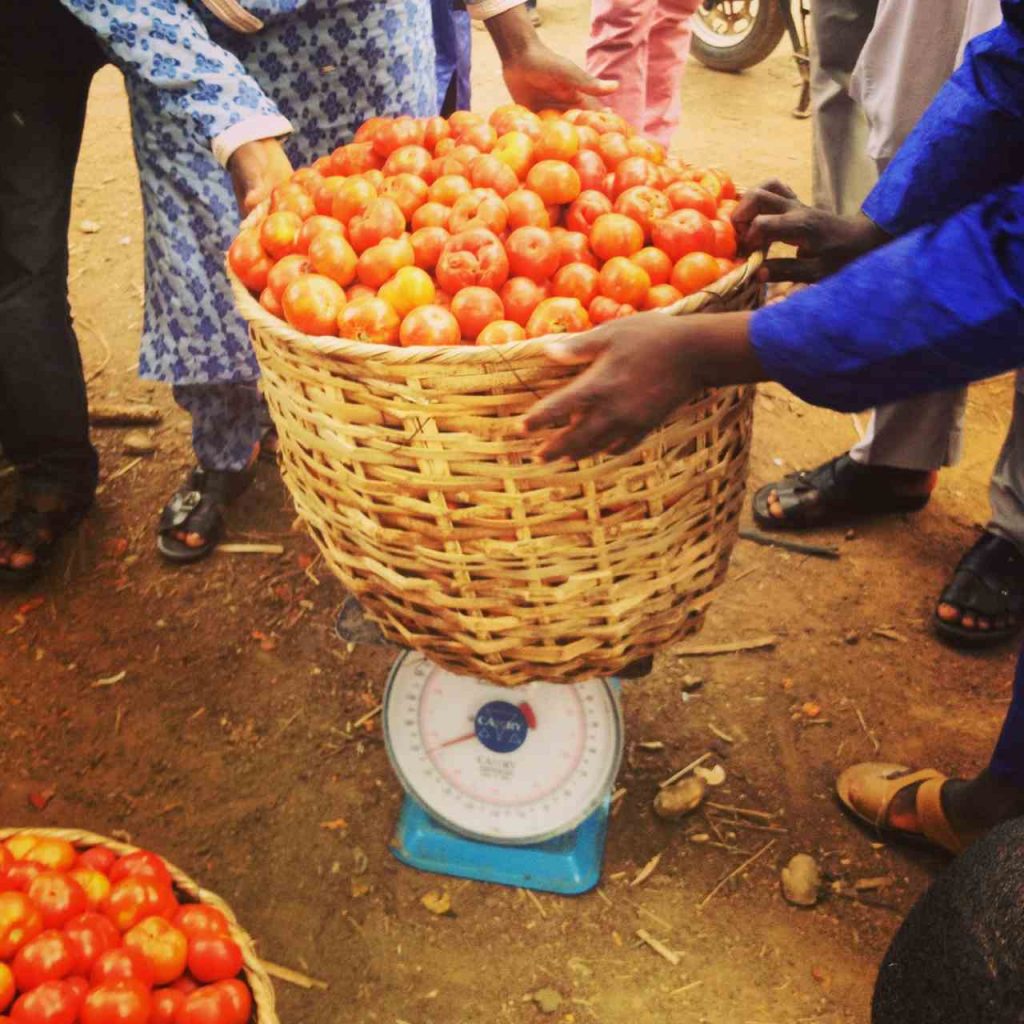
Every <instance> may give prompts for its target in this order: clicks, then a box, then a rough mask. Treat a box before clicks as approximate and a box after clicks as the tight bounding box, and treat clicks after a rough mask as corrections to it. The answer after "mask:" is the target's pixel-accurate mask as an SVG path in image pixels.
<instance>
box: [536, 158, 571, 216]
mask: <svg viewBox="0 0 1024 1024" xmlns="http://www.w3.org/2000/svg"><path fill="white" fill-rule="evenodd" d="M526 184H527V185H529V186H530V188H532V189H533V191H534V192H536V193H537V195H539V196H540V197H541V199H543V200H544V202H545V203H546V204H547V205H549V206H550V205H552V204H554V203H571V202H572V201H573V200H574V199H575V198H576V197H577V196H578V195H579V194H580V191H581V189H582V186H581V185H580V176H579V175H578V174H577V173H576V168H575V167H573V166H572V165H571V164H567V163H564V162H563V161H561V160H540V161H538V162H537V163H535V164H534V165H533V166H532V167H531V168H530V170H529V172H528V173H527V175H526Z"/></svg>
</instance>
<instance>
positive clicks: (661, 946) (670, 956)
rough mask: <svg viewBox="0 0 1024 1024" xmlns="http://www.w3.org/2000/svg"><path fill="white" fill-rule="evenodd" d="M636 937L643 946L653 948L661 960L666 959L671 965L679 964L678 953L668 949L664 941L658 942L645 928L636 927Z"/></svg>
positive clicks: (676, 965)
mask: <svg viewBox="0 0 1024 1024" xmlns="http://www.w3.org/2000/svg"><path fill="white" fill-rule="evenodd" d="M636 937H637V938H638V939H639V940H640V941H641V942H642V943H643V944H644V945H645V946H647V947H649V948H650V949H653V950H654V952H655V953H657V954H658V956H660V957H661V958H662V959H663V960H667V961H668V962H669V963H670V964H671V965H672V966H673V967H678V966H679V959H680V958H679V954H678V953H676V952H675V951H674V950H671V949H669V948H668V946H666V945H665V943H664V942H659V941H658V940H657V939H656V938H655V937H654V936H653V935H652V934H651V933H650V932H649V931H647V929H646V928H637V930H636Z"/></svg>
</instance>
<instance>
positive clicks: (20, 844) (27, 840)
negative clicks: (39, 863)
mask: <svg viewBox="0 0 1024 1024" xmlns="http://www.w3.org/2000/svg"><path fill="white" fill-rule="evenodd" d="M38 842H39V836H37V835H33V834H32V833H31V832H19V833H18V834H17V835H13V836H11V838H10V839H7V840H5V841H4V849H6V850H7V852H8V853H9V854H10V855H11V856H12V857H13V858H14V859H15V860H24V858H25V854H26V853H28V851H29V850H31V849H32V847H33V846H35V845H36V843H38Z"/></svg>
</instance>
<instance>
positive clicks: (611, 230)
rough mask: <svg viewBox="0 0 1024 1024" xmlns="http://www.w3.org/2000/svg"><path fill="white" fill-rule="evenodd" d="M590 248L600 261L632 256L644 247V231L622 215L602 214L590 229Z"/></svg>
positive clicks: (629, 218) (633, 221)
mask: <svg viewBox="0 0 1024 1024" xmlns="http://www.w3.org/2000/svg"><path fill="white" fill-rule="evenodd" d="M590 247H591V249H593V250H594V254H595V255H596V256H597V258H598V259H600V260H610V259H611V258H612V257H613V256H632V255H633V253H635V252H639V251H640V250H641V249H642V248H643V247H644V229H643V228H642V227H640V225H639V224H637V222H636V221H635V220H633V219H632V218H631V217H627V216H626V215H625V214H622V213H602V214H601V215H600V216H599V217H598V218H597V219H596V220H595V221H594V226H593V227H592V228H591V229H590Z"/></svg>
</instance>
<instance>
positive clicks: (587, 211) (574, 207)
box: [565, 188, 612, 235]
mask: <svg viewBox="0 0 1024 1024" xmlns="http://www.w3.org/2000/svg"><path fill="white" fill-rule="evenodd" d="M611 212H612V201H611V200H610V199H609V198H608V197H607V196H606V195H605V194H604V193H603V192H598V191H597V189H593V188H590V189H587V190H586V191H584V192H581V193H580V194H579V197H578V198H577V199H576V200H574V201H573V203H572V204H571V205H570V207H569V209H568V210H566V211H565V226H566V227H567V228H568V229H569V230H570V231H581V232H583V234H585V235H588V234H590V229H591V228H592V227H593V226H594V221H595V220H597V218H598V217H600V216H601V215H602V214H604V213H611Z"/></svg>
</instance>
